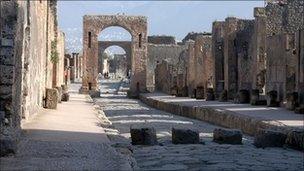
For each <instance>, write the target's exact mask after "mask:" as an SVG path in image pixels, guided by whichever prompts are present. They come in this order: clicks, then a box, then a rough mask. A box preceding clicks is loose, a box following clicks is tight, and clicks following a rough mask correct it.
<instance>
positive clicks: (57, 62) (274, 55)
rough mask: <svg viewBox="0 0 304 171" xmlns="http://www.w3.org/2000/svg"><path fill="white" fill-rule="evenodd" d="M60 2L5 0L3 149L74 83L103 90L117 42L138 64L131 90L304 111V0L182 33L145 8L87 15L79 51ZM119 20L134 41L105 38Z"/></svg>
mask: <svg viewBox="0 0 304 171" xmlns="http://www.w3.org/2000/svg"><path fill="white" fill-rule="evenodd" d="M56 6H57V1H56V0H49V1H21V0H19V1H18V0H10V1H0V7H1V10H0V34H1V35H0V37H1V40H0V46H1V50H0V55H1V56H0V126H1V127H0V145H1V153H0V154H1V155H5V154H7V153H9V152H14V150H15V144H16V142H17V141H18V137H19V135H20V131H21V120H22V119H28V118H30V117H31V116H33V114H35V113H38V111H39V110H40V109H41V108H42V107H45V108H51V109H55V108H56V106H57V102H60V101H61V100H67V99H68V95H66V94H65V93H66V90H67V86H68V85H69V83H71V82H82V87H81V89H80V92H81V93H90V94H91V95H93V96H98V95H99V91H98V90H99V87H98V73H102V72H103V71H104V70H105V69H106V70H109V63H105V65H103V63H104V61H103V58H102V54H103V51H104V50H105V49H106V48H107V47H109V46H111V45H118V46H121V47H122V48H123V49H124V50H125V51H126V58H125V59H126V60H127V61H126V62H125V63H123V62H122V58H123V57H118V56H117V59H115V60H114V61H112V63H113V62H114V63H117V64H115V65H116V67H121V66H123V67H124V69H121V68H118V69H115V71H116V70H120V71H122V72H127V73H129V72H128V70H130V71H131V72H130V75H129V76H130V79H131V84H130V91H129V93H128V95H129V96H130V97H138V95H139V93H143V92H149V91H150V92H151V91H163V92H165V93H167V94H172V95H176V96H185V97H186V96H189V97H192V98H197V99H206V100H220V101H234V102H236V103H251V104H252V105H267V106H270V107H275V106H281V107H286V108H287V109H289V110H292V111H295V112H296V113H304V0H296V1H295V0H279V1H277V0H269V1H267V6H265V7H264V8H262V7H259V8H255V9H254V11H253V13H254V19H252V20H244V19H239V18H235V17H228V18H226V19H225V20H224V21H214V22H213V23H212V32H211V33H206V32H203V33H194V32H191V33H189V34H188V35H186V36H185V38H184V39H183V40H182V41H181V42H176V41H175V38H174V37H172V36H148V33H147V18H146V17H144V16H126V15H96V16H95V15H85V16H84V17H83V51H82V52H77V53H72V54H65V47H64V46H65V45H64V37H65V36H64V33H62V32H61V31H60V30H59V29H58V26H57V7H56ZM110 26H120V27H123V28H124V29H126V30H127V31H129V33H130V34H131V36H132V41H130V42H107V41H98V34H99V33H100V32H101V31H102V30H103V29H105V28H107V27H110ZM118 63H119V64H118ZM125 66H126V67H125ZM125 69H126V70H127V71H126V70H125Z"/></svg>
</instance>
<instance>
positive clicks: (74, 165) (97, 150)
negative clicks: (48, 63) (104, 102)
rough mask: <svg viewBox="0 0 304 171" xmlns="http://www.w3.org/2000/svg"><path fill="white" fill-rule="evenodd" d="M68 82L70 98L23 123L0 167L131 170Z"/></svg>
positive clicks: (83, 98)
mask: <svg viewBox="0 0 304 171" xmlns="http://www.w3.org/2000/svg"><path fill="white" fill-rule="evenodd" d="M79 87H80V85H71V91H70V101H68V102H62V103H61V104H58V109H57V110H46V109H43V110H41V112H40V113H39V114H38V115H37V116H36V117H34V118H33V119H32V120H30V121H28V122H26V123H24V124H23V126H22V129H23V135H22V137H21V141H20V143H19V144H18V151H17V153H16V155H15V156H11V157H5V158H1V170H131V166H130V164H129V162H128V161H127V159H126V158H124V157H123V156H122V155H121V154H120V153H118V152H117V151H116V150H115V149H114V148H113V147H111V143H110V141H109V139H108V137H107V135H106V134H105V132H104V130H103V128H102V127H100V126H99V121H98V119H97V116H96V111H94V108H93V105H92V102H90V98H89V97H88V96H87V95H82V94H78V93H77V91H78V89H79Z"/></svg>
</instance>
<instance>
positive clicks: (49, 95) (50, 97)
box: [45, 88, 59, 109]
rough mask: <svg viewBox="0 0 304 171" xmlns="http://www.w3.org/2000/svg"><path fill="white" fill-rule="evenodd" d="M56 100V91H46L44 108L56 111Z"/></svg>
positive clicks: (53, 89) (57, 96)
mask: <svg viewBox="0 0 304 171" xmlns="http://www.w3.org/2000/svg"><path fill="white" fill-rule="evenodd" d="M58 98H59V93H58V90H57V89H55V88H52V89H46V99H45V108H47V109H57V103H58Z"/></svg>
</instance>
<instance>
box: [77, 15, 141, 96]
mask: <svg viewBox="0 0 304 171" xmlns="http://www.w3.org/2000/svg"><path fill="white" fill-rule="evenodd" d="M111 26H119V27H122V28H124V29H126V30H127V31H129V33H130V34H131V36H132V41H131V53H130V54H131V71H132V73H131V84H130V95H131V96H135V95H137V93H138V92H145V91H147V80H146V78H147V75H146V74H147V70H146V67H147V18H146V17H144V16H125V15H85V16H84V17H83V59H84V73H83V78H82V87H81V89H80V92H82V93H94V92H99V89H98V82H97V77H98V52H99V45H98V35H99V33H100V32H101V31H102V30H104V29H105V28H107V27H111Z"/></svg>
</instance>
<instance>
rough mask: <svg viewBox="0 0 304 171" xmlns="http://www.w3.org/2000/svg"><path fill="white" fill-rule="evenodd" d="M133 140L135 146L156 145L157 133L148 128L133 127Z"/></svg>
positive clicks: (131, 130) (131, 129)
mask: <svg viewBox="0 0 304 171" xmlns="http://www.w3.org/2000/svg"><path fill="white" fill-rule="evenodd" d="M130 133H131V139H132V144H133V145H156V144H158V143H157V138H156V131H155V129H154V128H153V127H148V126H131V128H130Z"/></svg>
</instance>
